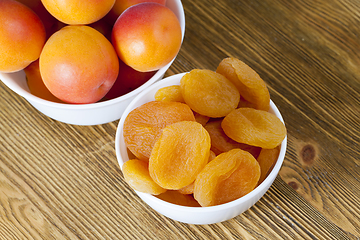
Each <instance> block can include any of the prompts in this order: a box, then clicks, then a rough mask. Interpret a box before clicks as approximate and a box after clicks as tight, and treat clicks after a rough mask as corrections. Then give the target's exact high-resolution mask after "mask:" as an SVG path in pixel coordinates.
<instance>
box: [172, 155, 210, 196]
mask: <svg viewBox="0 0 360 240" xmlns="http://www.w3.org/2000/svg"><path fill="white" fill-rule="evenodd" d="M215 158H216V155H215V153H214V152H213V151H211V150H210V155H209V162H210V161H212V160H214V159H215ZM178 191H179V193H181V194H193V193H194V182H193V183H191V184H189V185H187V186H185V187H183V188H180V189H179V190H178Z"/></svg>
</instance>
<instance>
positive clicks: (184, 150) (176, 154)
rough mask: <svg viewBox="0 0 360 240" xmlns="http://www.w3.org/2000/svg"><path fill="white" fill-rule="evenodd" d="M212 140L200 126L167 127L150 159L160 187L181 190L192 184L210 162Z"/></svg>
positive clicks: (193, 123)
mask: <svg viewBox="0 0 360 240" xmlns="http://www.w3.org/2000/svg"><path fill="white" fill-rule="evenodd" d="M210 144H211V143H210V137H209V134H208V132H207V131H206V130H205V128H204V127H203V126H202V125H201V124H200V123H197V122H193V121H182V122H177V123H174V124H171V125H168V126H166V127H165V128H164V129H163V130H162V133H161V135H160V137H159V138H158V140H157V141H156V143H155V145H154V147H153V150H152V152H151V156H150V159H149V172H150V176H151V177H152V179H153V180H154V181H155V182H156V183H157V184H159V186H161V187H163V188H166V189H173V190H177V189H180V188H183V187H185V186H187V185H189V184H191V183H192V182H193V181H194V180H195V178H196V176H197V174H198V173H199V172H200V171H201V170H202V169H203V167H204V166H205V165H206V164H207V162H208V160H209V154H210Z"/></svg>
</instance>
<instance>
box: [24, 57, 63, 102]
mask: <svg viewBox="0 0 360 240" xmlns="http://www.w3.org/2000/svg"><path fill="white" fill-rule="evenodd" d="M24 72H25V75H26V82H27V85H28V87H29V90H30V92H31V93H32V94H34V95H35V96H37V97H39V98H42V99H45V100H48V101H51V102H58V103H64V102H63V101H61V100H60V99H58V98H57V97H55V96H54V95H53V94H52V93H51V92H50V91H49V89H47V87H46V86H45V84H44V82H43V80H42V78H41V74H40V68H39V60H36V61H34V62H32V63H31V64H30V65H29V66H27V67H26V68H25V69H24Z"/></svg>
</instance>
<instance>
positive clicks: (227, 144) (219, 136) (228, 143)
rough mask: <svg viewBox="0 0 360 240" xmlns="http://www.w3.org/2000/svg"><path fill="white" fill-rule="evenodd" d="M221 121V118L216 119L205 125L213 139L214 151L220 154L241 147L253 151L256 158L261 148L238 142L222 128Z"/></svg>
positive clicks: (212, 148) (212, 147)
mask: <svg viewBox="0 0 360 240" xmlns="http://www.w3.org/2000/svg"><path fill="white" fill-rule="evenodd" d="M221 121H222V120H221V119H220V120H214V121H210V122H208V123H207V124H206V125H205V129H206V130H207V131H208V133H209V135H210V139H211V150H212V151H214V153H215V154H217V155H219V154H220V153H223V152H228V151H230V150H231V149H234V148H240V149H242V150H245V151H247V152H249V153H251V154H252V155H253V156H254V157H255V158H257V156H258V155H259V153H260V150H261V148H260V147H255V146H250V145H247V144H244V143H238V142H236V141H234V140H232V139H231V138H229V137H228V136H227V135H226V134H225V132H224V131H223V129H222V128H221Z"/></svg>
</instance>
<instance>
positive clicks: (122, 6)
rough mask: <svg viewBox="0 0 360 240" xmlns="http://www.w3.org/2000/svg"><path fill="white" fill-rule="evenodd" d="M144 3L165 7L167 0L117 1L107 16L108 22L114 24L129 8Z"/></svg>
mask: <svg viewBox="0 0 360 240" xmlns="http://www.w3.org/2000/svg"><path fill="white" fill-rule="evenodd" d="M143 2H155V3H159V4H162V5H165V3H166V0H116V1H115V4H114V6H113V7H112V9H111V10H110V12H109V13H108V14H107V15H106V20H107V21H108V22H109V23H110V24H114V23H115V21H116V19H117V18H118V17H119V16H120V15H121V13H123V12H124V11H125V10H126V9H128V8H129V7H131V6H133V5H135V4H138V3H143Z"/></svg>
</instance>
